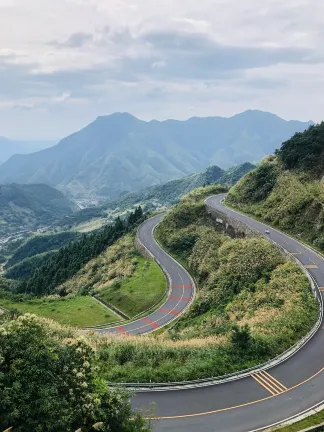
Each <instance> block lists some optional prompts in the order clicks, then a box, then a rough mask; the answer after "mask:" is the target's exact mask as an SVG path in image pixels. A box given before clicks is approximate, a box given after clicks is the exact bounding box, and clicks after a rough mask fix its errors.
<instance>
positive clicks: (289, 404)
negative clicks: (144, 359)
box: [130, 195, 324, 432]
mask: <svg viewBox="0 0 324 432" xmlns="http://www.w3.org/2000/svg"><path fill="white" fill-rule="evenodd" d="M223 198H224V196H223V195H218V196H215V197H211V198H209V199H208V200H207V203H208V205H209V206H210V207H213V208H215V209H219V210H221V211H222V212H223V213H226V214H228V215H230V216H232V217H234V218H236V219H238V220H241V221H242V222H244V223H245V224H246V225H248V226H249V227H251V228H253V229H255V230H258V231H260V232H262V233H264V232H265V230H268V231H269V236H270V238H271V239H272V240H273V241H274V242H276V243H277V244H278V245H281V246H283V247H284V248H285V249H286V250H288V251H289V252H290V253H292V254H294V255H295V257H296V258H297V259H298V260H299V261H300V263H301V264H302V265H303V266H304V267H305V268H306V270H307V271H308V272H309V273H310V275H311V276H312V277H313V279H314V280H315V282H316V284H317V285H318V287H319V290H320V291H324V259H323V258H322V257H321V256H320V255H318V254H316V253H315V252H313V251H312V250H310V249H308V248H307V247H306V246H304V245H303V244H301V243H299V242H298V241H296V240H294V239H292V238H290V237H289V236H286V235H285V234H282V233H279V232H278V231H275V230H273V229H272V228H271V227H268V226H266V225H264V224H262V223H260V222H257V221H255V220H253V219H251V218H249V217H247V216H244V215H241V214H238V213H236V212H234V211H233V210H230V209H228V208H226V207H224V206H223V205H222V203H221V200H222V199H223ZM150 223H151V224H152V225H150V227H153V225H154V223H155V220H151V222H150ZM141 239H142V241H143V242H144V244H145V245H146V246H147V247H149V248H150V250H151V251H152V253H153V254H154V255H155V254H158V255H156V256H157V257H158V259H159V260H160V261H161V263H162V265H163V267H164V268H165V269H166V270H167V271H168V272H169V273H170V274H172V275H173V277H174V278H175V279H174V282H173V284H176V285H181V284H182V285H187V284H188V285H189V284H190V282H189V280H188V279H185V280H182V278H185V277H187V276H186V275H185V274H184V273H183V272H181V271H180V269H179V267H176V266H175V263H174V262H173V261H172V260H171V259H168V258H167V257H165V255H163V254H162V252H161V249H160V248H156V244H155V242H154V240H153V237H152V230H150V229H149V226H147V227H146V228H145V227H144V232H143V233H142V234H141ZM161 254H162V255H161ZM180 291H181V289H180ZM189 292H190V295H188V294H185V290H182V292H181V294H180V296H181V295H183V296H184V295H186V297H187V298H189V297H190V296H191V295H192V294H193V292H192V291H191V290H190V291H189ZM321 295H323V293H322V292H321ZM173 296H177V297H178V296H179V294H176V293H174V294H173ZM177 301H178V300H176V301H175V303H172V305H171V304H170V305H168V306H167V308H172V307H177V309H176V310H179V311H180V309H178V308H179V306H180V305H178V306H175V305H176V302H177ZM158 314H159V315H158V316H157V318H158V317H159V316H160V312H158ZM154 319H155V320H156V321H157V319H156V318H154ZM165 319H166V318H165ZM143 324H144V323H143ZM130 330H131V329H130ZM322 401H324V329H323V323H322V324H321V327H320V329H319V331H318V332H317V333H316V334H315V336H314V337H313V338H312V339H311V340H310V341H309V342H308V343H307V344H306V345H305V346H304V347H303V348H302V349H301V350H300V351H298V352H297V353H296V354H294V355H293V356H292V357H291V358H289V359H288V360H286V361H285V362H283V363H281V364H280V365H278V366H276V367H273V368H271V369H268V370H267V371H264V372H261V373H257V374H251V376H249V377H247V378H244V379H240V380H237V381H232V382H229V383H224V384H218V385H213V386H209V387H202V388H196V389H187V390H172V391H160V392H154V391H148V392H143V393H138V394H137V395H136V396H135V397H134V399H133V407H134V408H141V409H147V408H148V406H149V404H150V403H151V402H155V403H156V412H155V413H156V416H157V417H159V418H160V419H159V420H157V421H155V422H154V431H177V432H191V431H192V432H194V431H195V432H196V431H199V432H200V431H201V432H222V431H224V432H225V431H226V432H248V431H255V430H260V429H263V428H265V427H268V426H270V425H273V424H275V423H277V422H281V421H283V420H285V419H288V418H290V417H293V416H296V415H297V414H300V413H302V412H303V411H306V410H308V409H310V408H311V407H313V406H315V405H317V404H319V403H321V402H322Z"/></svg>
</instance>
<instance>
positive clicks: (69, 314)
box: [0, 292, 120, 327]
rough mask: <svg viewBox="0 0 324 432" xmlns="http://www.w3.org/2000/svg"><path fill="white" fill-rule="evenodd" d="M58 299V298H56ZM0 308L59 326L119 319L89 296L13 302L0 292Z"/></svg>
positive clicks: (100, 322)
mask: <svg viewBox="0 0 324 432" xmlns="http://www.w3.org/2000/svg"><path fill="white" fill-rule="evenodd" d="M57 297H58V296H57ZM0 306H2V307H4V308H5V309H8V310H17V311H19V312H21V313H33V314H35V315H38V316H42V317H44V318H49V319H52V320H54V321H56V322H58V323H60V324H63V325H69V326H75V327H86V326H96V325H101V324H109V323H112V322H116V321H120V317H119V316H117V315H115V314H114V312H113V311H111V310H108V309H107V308H105V307H104V306H102V305H101V304H100V303H98V302H97V301H96V300H94V299H93V298H91V297H89V296H84V297H81V296H78V297H71V298H59V297H58V298H55V297H53V298H44V299H29V300H25V301H23V302H22V301H19V302H18V301H14V299H10V298H6V295H5V294H4V293H2V294H1V292H0Z"/></svg>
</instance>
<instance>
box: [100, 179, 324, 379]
mask: <svg viewBox="0 0 324 432" xmlns="http://www.w3.org/2000/svg"><path fill="white" fill-rule="evenodd" d="M217 192H218V191H217V187H215V186H213V188H211V187H206V188H200V189H198V190H196V191H194V193H192V194H189V195H188V196H186V197H185V198H184V199H183V200H182V201H181V203H180V204H179V205H177V206H176V207H174V208H173V209H172V210H171V211H170V212H169V214H168V215H167V216H166V218H165V219H164V221H163V222H162V223H161V225H160V226H159V228H158V229H157V234H158V237H159V240H160V241H162V242H163V244H164V246H165V247H166V248H167V249H168V250H169V251H170V252H171V253H173V254H176V255H177V256H180V257H181V258H182V260H184V262H185V263H186V265H187V266H188V267H189V269H190V270H191V271H192V273H193V274H194V275H195V277H196V280H197V282H198V285H199V288H200V291H199V293H198V296H197V299H196V301H195V302H194V304H193V305H192V307H191V308H190V309H189V310H188V312H186V313H185V315H184V316H183V317H182V318H180V319H179V320H178V321H177V323H176V324H175V326H174V327H173V328H172V329H171V330H169V331H167V332H166V333H164V334H162V335H158V336H156V337H155V338H152V337H140V338H136V337H135V338H121V339H116V338H112V337H110V336H106V337H104V338H102V339H100V341H98V342H97V343H98V346H99V362H100V365H101V370H102V373H103V375H104V376H105V378H106V379H107V380H109V381H116V382H118V381H124V382H127V381H128V382H149V381H152V382H161V381H163V382H165V381H179V380H190V379H196V378H205V377H211V376H218V375H223V374H226V373H230V372H234V371H238V370H241V369H244V368H247V367H250V366H253V365H256V364H258V363H261V362H263V361H266V360H268V359H270V358H273V357H275V356H276V355H278V354H280V353H282V352H283V351H285V350H286V349H287V348H289V347H290V346H291V345H293V344H294V343H295V342H297V341H298V340H299V339H300V338H301V337H302V336H304V335H305V334H306V333H307V332H308V331H309V330H310V329H311V328H312V326H313V325H314V324H315V322H316V319H317V316H318V305H317V303H316V302H315V301H314V299H313V297H312V295H311V293H310V290H309V281H308V279H307V278H306V277H305V276H304V274H303V273H302V272H301V270H300V269H299V267H297V265H295V264H294V263H292V262H290V261H287V260H286V258H285V257H284V256H282V255H281V253H280V251H279V249H277V248H276V247H275V246H274V245H272V244H270V243H269V242H267V241H266V240H264V239H261V238H252V239H231V238H230V237H228V236H227V235H225V234H224V233H221V232H217V231H216V230H215V228H214V225H213V222H212V220H211V219H210V217H209V215H208V214H207V212H206V209H205V206H204V204H203V198H205V197H206V196H208V195H211V194H212V193H217Z"/></svg>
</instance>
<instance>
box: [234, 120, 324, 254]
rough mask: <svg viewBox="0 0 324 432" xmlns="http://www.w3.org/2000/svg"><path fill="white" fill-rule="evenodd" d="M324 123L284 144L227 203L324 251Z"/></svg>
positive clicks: (235, 187) (253, 173)
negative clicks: (322, 180) (323, 179)
mask: <svg viewBox="0 0 324 432" xmlns="http://www.w3.org/2000/svg"><path fill="white" fill-rule="evenodd" d="M323 155H324V123H321V124H319V125H316V126H311V127H310V128H309V129H308V130H307V131H305V132H304V133H297V134H295V135H294V136H293V137H292V138H291V139H290V140H288V141H286V142H284V143H283V145H282V147H281V149H280V150H277V151H276V156H272V157H268V158H266V159H265V160H264V161H263V162H262V163H261V165H260V166H259V168H257V169H256V170H254V171H252V172H250V173H249V174H247V175H246V176H245V177H244V178H243V179H242V180H241V181H239V182H238V184H237V185H236V186H234V187H233V188H232V189H231V190H230V193H229V195H228V198H227V202H228V203H230V204H232V205H234V206H235V207H238V208H240V209H241V210H244V211H246V212H248V213H251V214H254V215H256V216H258V217H260V218H262V219H264V220H266V221H267V222H268V223H269V222H270V223H272V224H273V225H274V226H277V227H279V228H281V229H283V230H285V231H288V232H291V233H293V234H294V235H298V236H302V238H304V239H305V240H306V241H308V242H310V243H313V245H314V246H316V247H318V248H319V249H321V250H323V251H324V188H323V183H322V182H321V179H322V176H323V174H324V165H323Z"/></svg>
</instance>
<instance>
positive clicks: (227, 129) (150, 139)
mask: <svg viewBox="0 0 324 432" xmlns="http://www.w3.org/2000/svg"><path fill="white" fill-rule="evenodd" d="M307 127H308V124H307V123H302V122H297V121H296V122H289V121H285V120H283V119H280V117H277V116H275V115H274V114H271V113H265V112H262V111H257V110H249V111H246V112H244V113H241V114H238V115H236V116H234V117H231V118H224V117H200V118H199V117H195V118H192V119H191V120H186V121H175V120H168V121H161V122H158V121H151V122H146V121H142V120H139V119H137V118H136V117H134V116H133V115H132V114H129V113H127V112H118V113H114V114H111V115H107V116H100V117H98V118H97V119H96V120H95V121H94V122H93V123H91V124H89V125H88V126H86V127H85V128H83V129H81V130H80V131H78V132H76V133H74V134H72V135H70V136H68V137H66V138H64V140H62V141H60V143H59V144H58V145H56V146H54V147H51V148H50V149H46V150H42V151H41V152H37V153H33V154H29V155H28V156H23V155H20V156H19V157H11V159H9V160H8V161H7V162H5V163H4V164H2V165H1V170H0V182H5V183H7V182H9V181H10V182H12V181H15V182H18V183H39V182H41V183H47V184H50V185H56V186H57V185H61V186H63V187H65V189H64V190H72V191H73V190H75V185H76V184H78V185H81V186H82V188H84V190H85V191H93V193H94V196H95V195H96V196H97V197H98V196H100V197H107V198H108V197H115V196H118V195H119V194H120V193H121V192H122V191H125V190H127V191H130V192H135V191H138V190H140V189H143V188H145V187H147V186H152V185H155V184H161V183H165V182H166V181H168V180H172V179H176V178H180V177H183V176H186V175H190V174H192V173H194V172H198V171H202V170H203V169H204V168H206V167H207V166H209V165H217V166H219V167H221V168H228V167H230V166H233V165H238V164H241V163H242V162H245V161H247V160H251V161H253V160H259V159H262V158H263V157H264V156H265V155H266V154H269V153H272V152H273V151H274V150H275V149H276V148H278V147H279V146H280V144H281V143H282V142H283V141H286V140H287V139H289V138H290V137H291V136H292V135H293V134H294V133H295V132H301V131H303V130H305V129H306V128H307ZM4 147H5V146H4ZM0 160H4V159H3V158H2V157H1V153H0ZM218 169H219V168H217V167H214V168H210V169H209V170H208V171H207V173H206V176H207V177H208V176H211V178H215V175H218V174H221V173H219V172H218ZM219 170H220V169H219ZM75 181H77V182H78V183H75ZM206 181H209V177H208V178H207V180H206ZM79 189H80V186H78V188H77V191H79Z"/></svg>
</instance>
